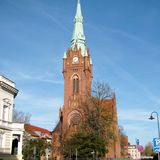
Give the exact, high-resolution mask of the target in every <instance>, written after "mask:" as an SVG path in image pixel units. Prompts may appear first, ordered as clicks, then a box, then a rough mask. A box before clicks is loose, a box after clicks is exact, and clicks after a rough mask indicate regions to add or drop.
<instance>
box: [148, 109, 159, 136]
mask: <svg viewBox="0 0 160 160" xmlns="http://www.w3.org/2000/svg"><path fill="white" fill-rule="evenodd" d="M153 114H156V116H157V126H158V138H160V130H159V115H158V113H157V112H156V111H153V112H152V113H151V116H150V117H149V118H148V119H150V120H153V119H155V118H154V117H153Z"/></svg>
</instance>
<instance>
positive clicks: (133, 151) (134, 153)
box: [128, 145, 141, 160]
mask: <svg viewBox="0 0 160 160" xmlns="http://www.w3.org/2000/svg"><path fill="white" fill-rule="evenodd" d="M128 154H129V155H130V157H131V158H132V159H136V160H138V159H141V153H140V152H139V151H138V149H137V147H136V145H129V146H128Z"/></svg>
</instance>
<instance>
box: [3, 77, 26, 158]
mask: <svg viewBox="0 0 160 160" xmlns="http://www.w3.org/2000/svg"><path fill="white" fill-rule="evenodd" d="M17 93H18V90H17V89H16V87H15V83H14V82H12V81H11V80H9V79H7V78H6V77H4V76H0V158H1V157H3V156H4V155H16V157H17V159H18V160H21V159H22V137H23V131H24V124H20V123H12V113H13V106H14V98H15V97H16V95H17Z"/></svg>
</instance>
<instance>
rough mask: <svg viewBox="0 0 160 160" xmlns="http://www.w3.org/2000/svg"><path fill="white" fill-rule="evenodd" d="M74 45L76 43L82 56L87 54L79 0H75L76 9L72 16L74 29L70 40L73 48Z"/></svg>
mask: <svg viewBox="0 0 160 160" xmlns="http://www.w3.org/2000/svg"><path fill="white" fill-rule="evenodd" d="M75 45H77V47H78V49H79V48H80V49H81V54H82V56H87V50H86V39H85V35H84V30H83V16H82V11H81V4H80V0H77V10H76V15H75V18H74V30H73V35H72V40H71V48H72V49H74V47H75Z"/></svg>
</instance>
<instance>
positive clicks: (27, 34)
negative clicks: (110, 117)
mask: <svg viewBox="0 0 160 160" xmlns="http://www.w3.org/2000/svg"><path fill="white" fill-rule="evenodd" d="M81 6H82V12H83V17H84V30H85V35H86V39H87V46H88V47H89V48H90V53H91V57H92V60H93V77H94V78H93V81H100V82H105V83H108V84H109V85H110V86H111V87H112V88H113V89H114V90H115V92H116V97H117V111H118V119H119V125H122V126H123V127H124V129H125V132H126V134H127V135H128V136H129V141H130V142H131V143H132V144H134V143H135V139H136V138H138V139H139V140H140V143H141V144H146V143H147V142H149V141H152V138H153V137H156V136H157V123H156V120H154V121H149V120H148V117H149V115H150V113H151V112H152V111H154V110H155V111H157V112H158V113H159V114H160V84H159V83H160V63H159V61H160V53H159V51H160V29H159V28H160V10H159V8H160V1H159V0H100V1H97V0H87V1H85V0H81ZM75 10H76V0H45V1H44V0H0V74H1V75H4V76H6V77H8V78H10V79H11V80H13V81H14V82H15V83H16V86H17V88H18V89H19V94H18V96H17V97H16V100H15V104H16V109H17V110H20V111H23V112H29V113H31V115H32V117H31V123H32V124H34V125H38V126H40V127H45V128H47V129H49V130H52V129H53V128H54V126H55V125H56V123H57V122H58V110H59V108H60V106H62V105H63V87H64V86H63V75H62V57H63V53H64V52H65V51H66V50H67V49H68V48H69V47H70V40H71V36H72V31H73V18H74V15H75Z"/></svg>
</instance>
